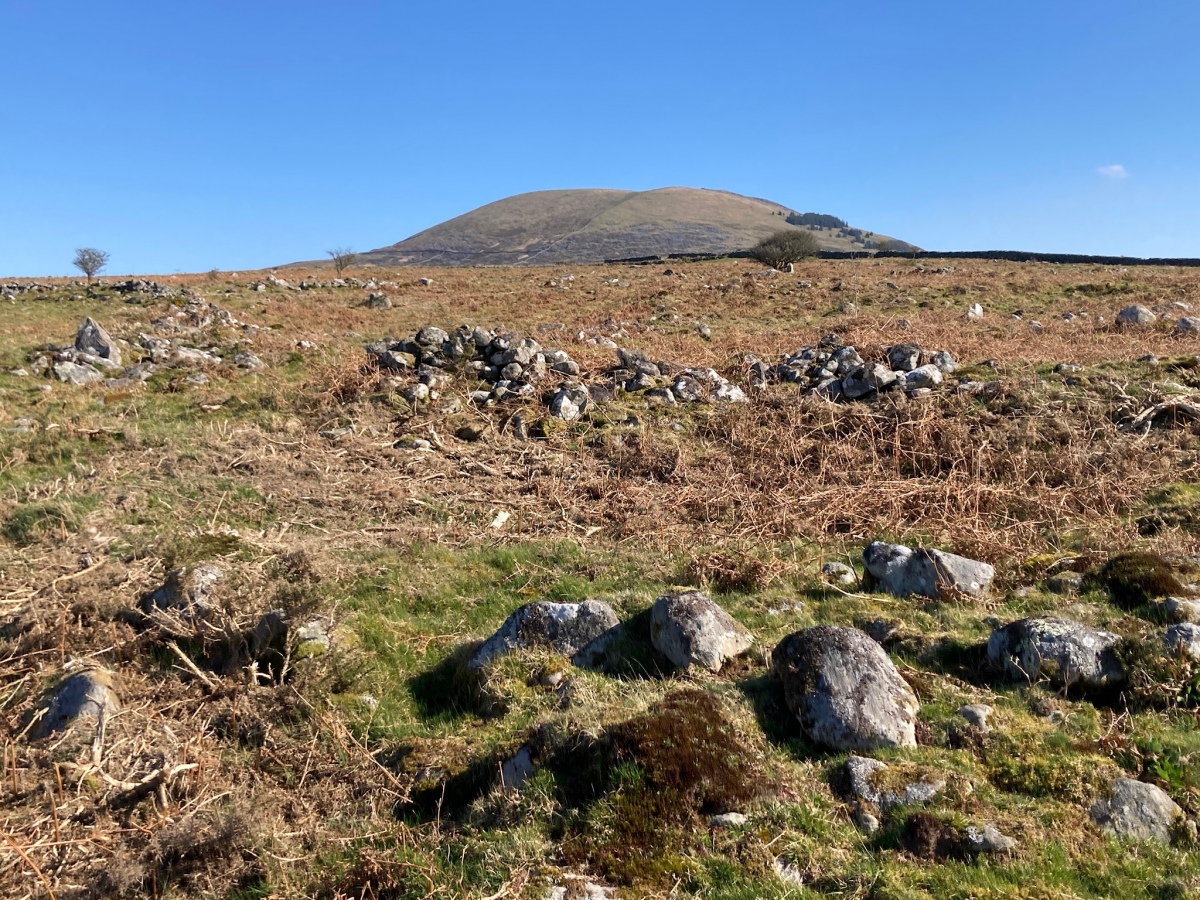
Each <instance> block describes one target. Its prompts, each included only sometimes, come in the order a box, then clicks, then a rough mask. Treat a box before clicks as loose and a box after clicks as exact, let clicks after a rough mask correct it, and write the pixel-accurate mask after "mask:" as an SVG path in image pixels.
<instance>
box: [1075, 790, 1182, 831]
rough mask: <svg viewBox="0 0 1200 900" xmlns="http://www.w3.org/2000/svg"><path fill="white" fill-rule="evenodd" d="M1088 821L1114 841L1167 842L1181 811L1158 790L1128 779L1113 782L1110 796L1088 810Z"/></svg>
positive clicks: (1180, 816) (1180, 815)
mask: <svg viewBox="0 0 1200 900" xmlns="http://www.w3.org/2000/svg"><path fill="white" fill-rule="evenodd" d="M1091 814H1092V821H1094V822H1095V823H1096V824H1097V825H1099V826H1100V827H1101V828H1102V829H1103V830H1104V831H1106V832H1108V833H1109V834H1111V835H1114V836H1115V837H1123V838H1132V839H1133V840H1138V841H1160V842H1162V843H1164V844H1169V843H1170V842H1171V837H1172V832H1173V831H1174V829H1175V827H1176V825H1177V824H1178V823H1179V821H1180V820H1181V819H1182V818H1183V810H1182V809H1180V808H1179V804H1177V803H1176V802H1175V801H1174V800H1172V799H1171V798H1170V797H1168V796H1167V794H1166V792H1165V791H1163V790H1162V788H1159V787H1156V786H1155V785H1153V784H1146V783H1145V782H1142V781H1134V780H1133V779H1132V778H1118V779H1117V780H1116V781H1114V782H1113V785H1112V794H1111V795H1110V796H1108V797H1104V798H1101V799H1100V800H1097V801H1096V803H1095V804H1093V806H1092V809H1091Z"/></svg>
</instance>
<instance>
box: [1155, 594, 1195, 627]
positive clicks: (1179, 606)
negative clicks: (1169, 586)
mask: <svg viewBox="0 0 1200 900" xmlns="http://www.w3.org/2000/svg"><path fill="white" fill-rule="evenodd" d="M1162 612H1163V618H1165V619H1166V620H1167V621H1168V622H1198V623H1200V600H1195V599H1191V598H1188V597H1167V598H1166V599H1165V600H1163V601H1162Z"/></svg>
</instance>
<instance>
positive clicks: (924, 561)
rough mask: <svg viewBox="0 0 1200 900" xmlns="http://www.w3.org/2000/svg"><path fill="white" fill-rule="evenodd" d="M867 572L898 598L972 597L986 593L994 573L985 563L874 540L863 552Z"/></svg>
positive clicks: (941, 552)
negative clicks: (952, 594)
mask: <svg viewBox="0 0 1200 900" xmlns="http://www.w3.org/2000/svg"><path fill="white" fill-rule="evenodd" d="M863 563H864V564H865V565H866V569H867V572H868V573H869V574H870V575H871V576H872V577H873V578H874V579H875V581H876V583H877V584H878V586H879V587H880V588H882V589H883V590H885V591H887V592H888V593H889V594H895V595H896V596H898V597H907V596H909V595H910V594H920V595H921V596H923V597H938V596H941V595H942V594H944V593H946V592H947V591H959V592H961V593H964V594H968V595H970V596H972V597H979V596H982V595H983V594H986V593H987V590H988V587H989V586H990V585H991V583H992V579H993V578H995V577H996V570H995V569H993V568H992V567H991V566H989V565H988V564H987V563H984V562H977V561H975V560H973V559H967V558H966V557H965V556H956V555H954V554H953V553H946V552H944V551H942V550H931V549H927V548H925V547H916V548H912V547H905V546H903V545H901V544H888V543H884V542H883V541H874V542H873V543H871V544H869V545H868V546H867V549H866V550H864V551H863Z"/></svg>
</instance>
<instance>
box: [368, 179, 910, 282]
mask: <svg viewBox="0 0 1200 900" xmlns="http://www.w3.org/2000/svg"><path fill="white" fill-rule="evenodd" d="M791 213H792V210H790V209H788V208H786V207H784V206H781V205H780V204H778V203H773V202H771V201H769V200H759V199H756V198H753V197H743V196H741V195H739V194H732V193H729V192H727V191H711V190H703V189H698V188H681V187H671V188H660V189H658V190H653V191H618V190H568V191H536V192H533V193H529V194H518V195H517V196H515V197H508V198H506V199H504V200H498V201H496V202H495V203H489V204H487V205H486V206H481V207H480V208H479V209H475V210H472V211H471V212H469V213H466V214H464V215H461V216H457V217H456V218H453V219H450V220H449V221H447V222H442V223H441V224H440V225H435V226H433V227H432V228H428V229H426V230H425V231H422V232H420V233H419V234H415V235H413V236H412V237H410V238H408V239H406V240H403V241H401V242H400V243H398V244H392V245H391V246H389V247H381V248H379V249H377V250H372V251H370V252H368V253H363V254H361V255H360V256H359V262H360V263H364V264H368V265H376V266H396V265H437V266H477V265H554V264H559V263H597V262H603V261H604V260H607V259H630V258H634V257H640V256H667V255H669V254H672V253H715V254H723V253H730V252H733V251H737V250H745V249H748V248H750V247H752V246H753V245H754V244H756V243H757V242H758V241H760V240H762V239H763V238H765V237H767V236H769V235H771V234H773V233H774V232H776V231H779V230H780V229H782V228H789V227H796V226H789V225H788V224H787V217H788V215H789V214H791ZM826 218H831V217H826ZM800 227H809V226H800ZM809 230H812V231H814V232H815V233H816V234H817V235H818V237H819V238H820V241H821V246H822V248H823V249H826V250H856V249H857V250H865V249H870V248H871V247H873V246H874V243H875V242H876V241H878V240H880V239H884V240H889V241H890V240H892V239H891V238H887V237H886V236H885V235H876V234H874V233H872V232H869V231H860V230H858V229H853V228H848V227H847V228H840V227H809Z"/></svg>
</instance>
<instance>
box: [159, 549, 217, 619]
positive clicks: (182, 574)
mask: <svg viewBox="0 0 1200 900" xmlns="http://www.w3.org/2000/svg"><path fill="white" fill-rule="evenodd" d="M224 578H225V575H224V573H223V572H222V571H221V570H220V569H218V568H217V567H216V566H214V565H213V564H212V563H198V564H197V565H194V566H180V567H179V568H177V569H172V570H171V572H170V573H169V574H168V575H167V579H166V581H165V582H163V584H162V586H161V587H158V588H156V589H154V590H153V591H151V592H150V593H148V594H146V595H145V596H143V597H142V601H141V610H142V612H143V613H145V614H147V615H151V614H153V613H154V612H156V611H161V612H169V613H173V614H174V615H176V616H178V617H179V618H180V619H182V620H183V621H184V622H195V621H198V620H200V619H203V618H204V617H205V616H207V615H208V613H209V610H210V608H211V601H212V596H213V594H214V593H215V591H216V589H217V585H219V584H220V583H221V582H222V581H223V580H224Z"/></svg>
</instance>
